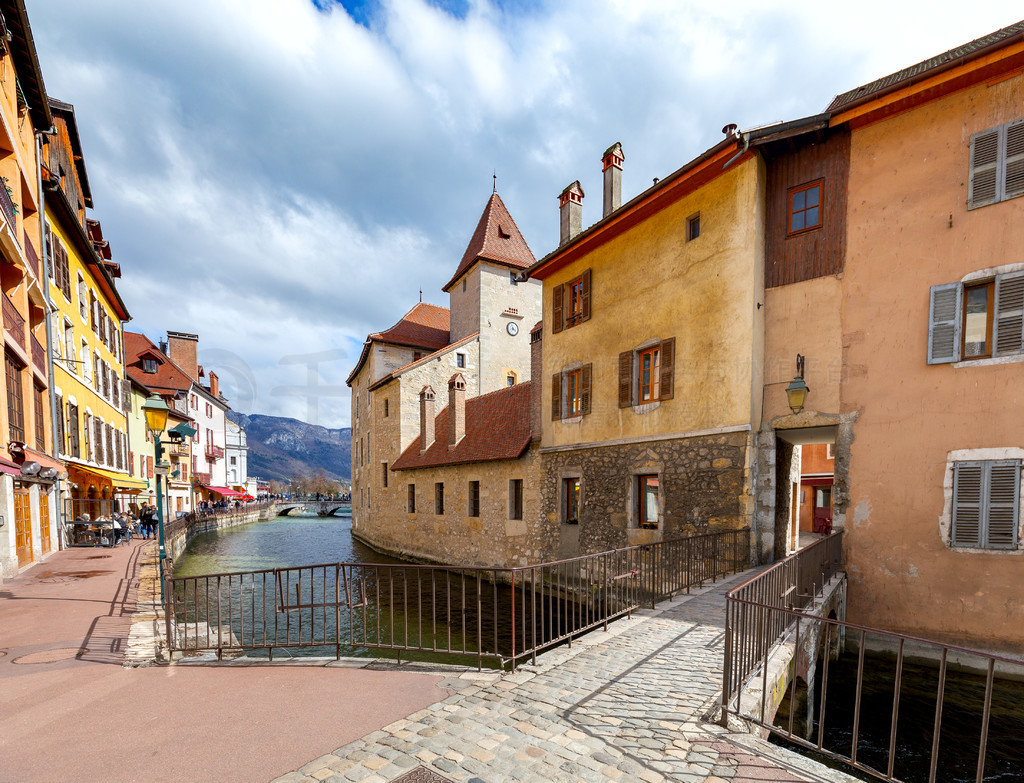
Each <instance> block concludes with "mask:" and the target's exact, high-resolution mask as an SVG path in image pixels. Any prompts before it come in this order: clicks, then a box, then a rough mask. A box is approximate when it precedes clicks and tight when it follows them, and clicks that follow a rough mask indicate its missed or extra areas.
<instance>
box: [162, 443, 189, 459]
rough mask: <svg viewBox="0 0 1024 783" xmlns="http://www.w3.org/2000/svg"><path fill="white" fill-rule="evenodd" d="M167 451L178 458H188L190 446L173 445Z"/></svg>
mask: <svg viewBox="0 0 1024 783" xmlns="http://www.w3.org/2000/svg"><path fill="white" fill-rule="evenodd" d="M167 451H168V452H169V453H170V454H173V455H174V456H176V457H187V456H188V453H189V452H188V444H187V443H172V444H171V445H170V446H169V447H168V448H167Z"/></svg>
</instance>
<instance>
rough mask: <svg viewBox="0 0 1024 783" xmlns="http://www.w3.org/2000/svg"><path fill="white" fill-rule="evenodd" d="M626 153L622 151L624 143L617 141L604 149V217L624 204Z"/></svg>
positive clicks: (602, 161)
mask: <svg viewBox="0 0 1024 783" xmlns="http://www.w3.org/2000/svg"><path fill="white" fill-rule="evenodd" d="M625 159H626V155H625V154H624V153H623V152H622V144H621V143H619V142H615V143H614V144H613V145H612V146H610V147H609V148H608V149H606V150H605V151H604V155H602V156H601V163H602V165H603V167H604V168H603V169H602V171H603V172H604V209H603V212H602V215H601V216H602V217H608V216H609V215H610V214H611V213H612V212H614V211H615V210H617V209H618V208H619V207H620V206H622V162H623V161H624V160H625Z"/></svg>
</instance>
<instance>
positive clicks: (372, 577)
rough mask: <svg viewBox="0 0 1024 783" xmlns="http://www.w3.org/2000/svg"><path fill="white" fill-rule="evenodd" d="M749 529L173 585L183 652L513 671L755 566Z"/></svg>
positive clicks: (171, 605) (174, 640) (170, 601)
mask: <svg viewBox="0 0 1024 783" xmlns="http://www.w3.org/2000/svg"><path fill="white" fill-rule="evenodd" d="M749 551H750V538H749V531H747V530H738V531H727V532H721V533H711V534H706V535H701V536H693V537H688V538H681V539H675V540H671V541H664V542H660V543H656V544H650V545H644V546H634V547H627V548H624V549H617V550H612V551H608V552H602V553H598V554H593V555H585V556H582V557H576V558H572V559H568V560H561V561H557V562H551V563H544V564H539V565H533V566H524V567H519V568H458V569H455V568H442V567H438V566H429V565H413V564H374V563H333V564H325V565H314V566H302V567H295V568H278V569H267V570H262V571H248V572H235V573H222V574H210V575H203V576H193V577H168V579H167V586H166V590H165V593H166V595H167V611H166V620H167V638H168V639H169V641H170V648H171V649H172V650H175V651H180V652H197V651H205V650H213V651H215V652H216V653H217V655H218V657H221V656H223V654H224V653H225V652H230V651H245V650H256V651H265V652H266V654H267V655H268V656H269V657H270V658H271V659H272V658H273V655H274V651H275V650H284V649H289V648H317V647H319V648H324V649H325V652H326V650H331V651H332V652H333V654H334V656H335V657H337V658H340V657H341V655H342V649H343V648H346V649H353V650H369V649H377V650H391V651H394V652H395V653H396V654H397V656H398V658H399V660H401V656H402V654H403V653H429V654H432V655H443V656H449V655H451V656H460V657H471V658H475V659H476V662H477V666H478V667H482V666H483V664H484V661H485V660H488V661H492V662H496V664H497V665H499V666H502V667H504V666H505V665H507V664H510V665H511V668H513V669H514V668H515V667H516V666H517V665H518V664H521V663H522V662H524V661H526V660H531V661H535V660H536V655H537V653H538V652H539V651H540V650H543V649H544V648H546V647H549V646H552V645H555V644H559V643H562V642H566V641H568V642H569V643H570V644H571V643H572V639H573V638H574V637H576V636H578V635H580V634H582V633H585V632H587V631H589V630H591V629H594V628H597V627H605V628H607V625H608V623H609V621H611V620H613V619H615V618H617V617H621V616H624V615H628V614H629V613H631V612H632V611H633V610H634V609H637V608H639V607H641V606H653V605H654V604H655V603H657V602H658V601H660V600H664V599H666V598H670V597H672V596H674V595H678V594H680V593H683V592H688V591H689V590H690V589H691V588H693V587H695V586H698V585H703V584H704V583H705V582H708V581H714V580H715V579H717V578H719V577H721V576H724V575H726V574H729V573H734V572H736V571H739V570H742V569H743V568H746V567H747V564H748V562H749Z"/></svg>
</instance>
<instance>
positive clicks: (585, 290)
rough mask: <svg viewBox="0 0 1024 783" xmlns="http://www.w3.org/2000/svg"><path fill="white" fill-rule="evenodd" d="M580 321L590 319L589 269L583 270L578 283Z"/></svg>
mask: <svg viewBox="0 0 1024 783" xmlns="http://www.w3.org/2000/svg"><path fill="white" fill-rule="evenodd" d="M580 288H581V289H582V291H581V292H580V321H589V320H590V270H589V269H584V270H583V281H582V283H581V285H580Z"/></svg>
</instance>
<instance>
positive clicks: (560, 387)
mask: <svg viewBox="0 0 1024 783" xmlns="http://www.w3.org/2000/svg"><path fill="white" fill-rule="evenodd" d="M593 370H594V365H593V364H591V363H587V364H584V365H583V366H579V365H577V366H576V367H575V368H573V369H571V370H563V371H562V372H560V373H555V374H554V375H552V376H551V420H552V421H558V420H559V419H571V418H574V417H576V416H586V415H587V414H589V413H590V399H591V396H592V395H591V384H592V383H593V380H592V379H593Z"/></svg>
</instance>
